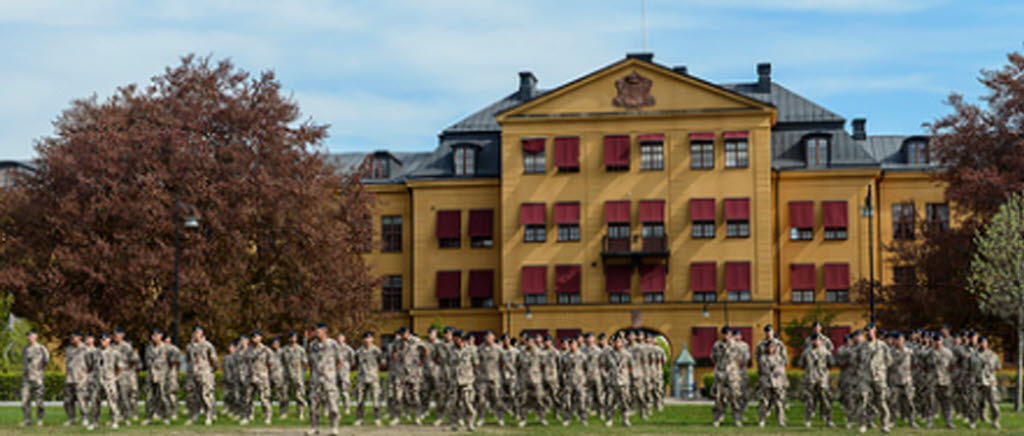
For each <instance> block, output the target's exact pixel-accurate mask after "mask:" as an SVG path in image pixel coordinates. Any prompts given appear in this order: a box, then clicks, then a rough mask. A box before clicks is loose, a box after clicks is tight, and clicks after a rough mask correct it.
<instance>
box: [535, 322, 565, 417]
mask: <svg viewBox="0 0 1024 436" xmlns="http://www.w3.org/2000/svg"><path fill="white" fill-rule="evenodd" d="M540 356H541V357H540V358H541V368H542V370H543V374H544V397H543V398H544V402H543V403H542V404H544V415H545V416H547V414H548V412H553V413H554V416H555V417H556V419H557V417H558V414H559V413H560V412H561V404H562V401H561V399H560V398H559V396H558V393H559V392H561V388H560V387H559V386H558V350H556V349H555V342H554V339H553V338H552V337H551V335H549V334H545V335H544V348H543V349H542V350H541V355H540Z"/></svg>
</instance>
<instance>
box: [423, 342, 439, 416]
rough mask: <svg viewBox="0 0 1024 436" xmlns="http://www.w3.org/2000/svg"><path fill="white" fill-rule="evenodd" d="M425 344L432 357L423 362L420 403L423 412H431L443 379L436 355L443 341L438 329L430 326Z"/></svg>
mask: <svg viewBox="0 0 1024 436" xmlns="http://www.w3.org/2000/svg"><path fill="white" fill-rule="evenodd" d="M423 342H424V346H426V347H427V349H429V350H430V354H431V356H430V358H429V359H427V360H426V361H424V362H423V385H422V386H420V402H421V403H422V404H421V405H420V408H421V410H424V411H429V410H430V402H431V400H437V397H438V381H439V379H440V377H441V372H440V368H439V367H438V364H437V356H435V355H434V350H435V349H436V348H437V345H438V344H439V343H440V342H441V339H440V338H439V337H438V331H437V327H435V326H430V327H428V328H427V338H426V339H424V341H423ZM437 404H440V403H437ZM437 410H438V411H440V410H441V407H440V406H438V408H437ZM438 416H440V415H438Z"/></svg>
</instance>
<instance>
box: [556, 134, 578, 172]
mask: <svg viewBox="0 0 1024 436" xmlns="http://www.w3.org/2000/svg"><path fill="white" fill-rule="evenodd" d="M555 166H557V167H558V172H560V173H574V172H578V171H579V170H580V138H578V137H562V138H555Z"/></svg>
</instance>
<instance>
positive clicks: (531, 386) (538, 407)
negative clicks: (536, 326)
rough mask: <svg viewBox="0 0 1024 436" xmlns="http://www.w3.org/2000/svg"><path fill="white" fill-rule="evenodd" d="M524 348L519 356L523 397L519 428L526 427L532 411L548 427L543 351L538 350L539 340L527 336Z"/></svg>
mask: <svg viewBox="0 0 1024 436" xmlns="http://www.w3.org/2000/svg"><path fill="white" fill-rule="evenodd" d="M523 344H524V348H523V351H522V352H521V353H520V355H519V360H518V362H519V368H518V371H517V372H518V375H519V383H518V389H519V393H520V395H521V396H522V400H521V404H520V407H519V427H520V428H522V427H526V417H527V414H528V413H530V411H531V410H532V411H533V412H534V413H535V414H536V415H537V418H539V419H540V423H541V425H545V426H546V425H548V420H547V414H546V411H545V409H544V370H543V368H542V362H541V361H542V356H541V351H540V350H539V349H538V348H537V338H536V337H534V336H532V335H527V336H525V340H524V341H523Z"/></svg>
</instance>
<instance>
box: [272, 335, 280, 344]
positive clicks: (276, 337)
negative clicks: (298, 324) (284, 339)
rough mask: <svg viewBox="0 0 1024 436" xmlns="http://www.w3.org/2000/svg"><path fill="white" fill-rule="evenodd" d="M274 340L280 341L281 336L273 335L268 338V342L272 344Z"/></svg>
mask: <svg viewBox="0 0 1024 436" xmlns="http://www.w3.org/2000/svg"><path fill="white" fill-rule="evenodd" d="M274 342H281V337H280V336H274V337H272V338H270V343H271V344H273V343H274Z"/></svg>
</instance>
